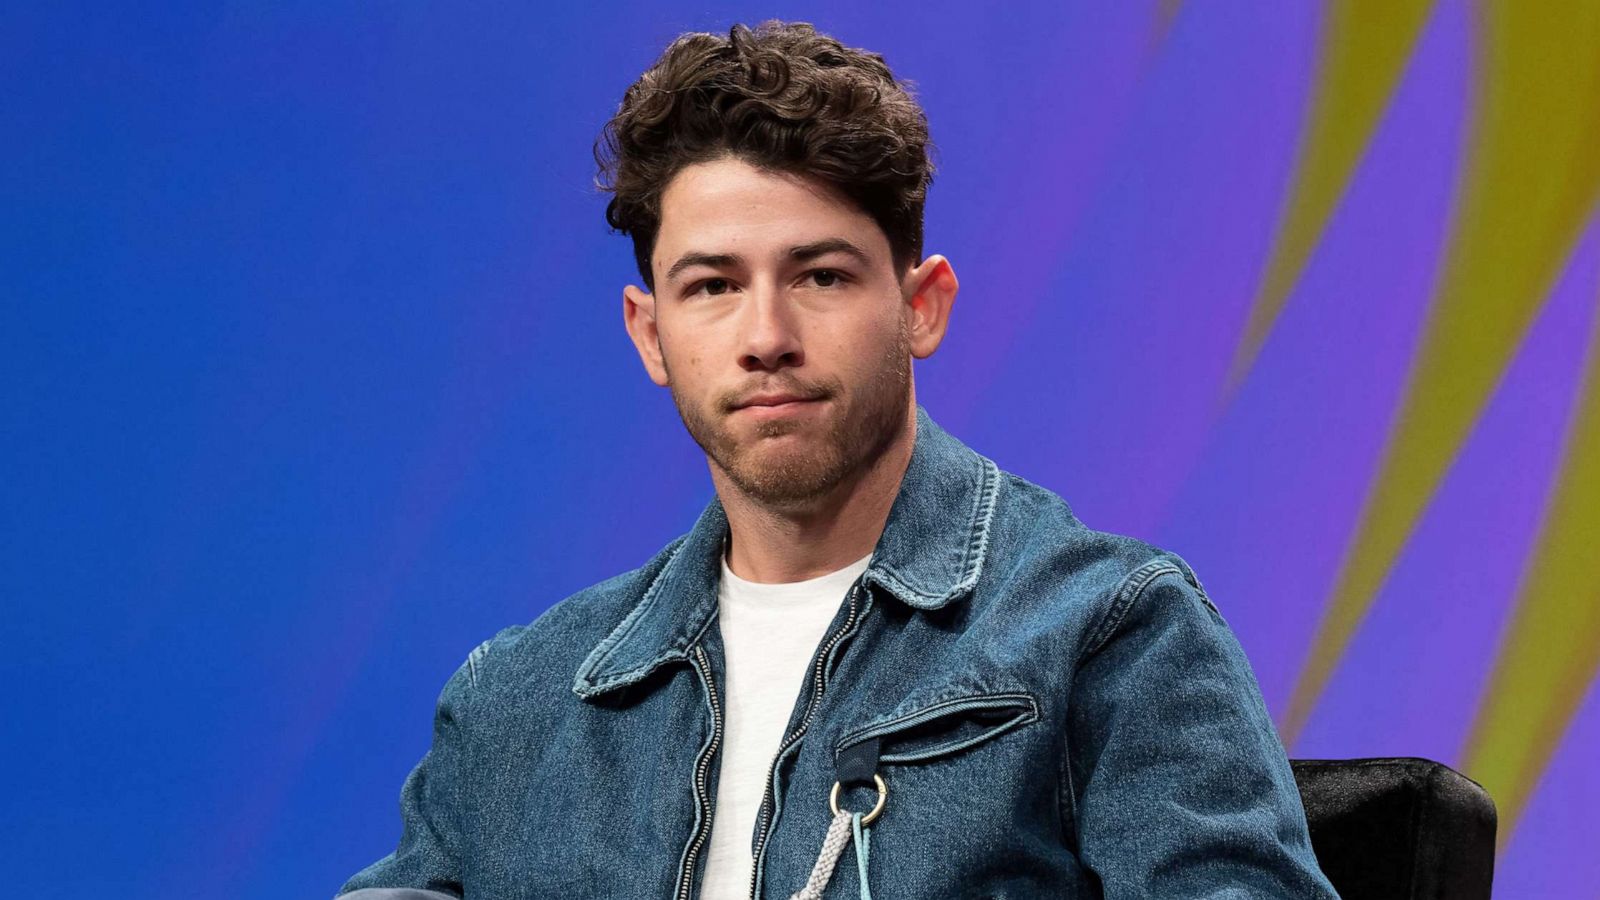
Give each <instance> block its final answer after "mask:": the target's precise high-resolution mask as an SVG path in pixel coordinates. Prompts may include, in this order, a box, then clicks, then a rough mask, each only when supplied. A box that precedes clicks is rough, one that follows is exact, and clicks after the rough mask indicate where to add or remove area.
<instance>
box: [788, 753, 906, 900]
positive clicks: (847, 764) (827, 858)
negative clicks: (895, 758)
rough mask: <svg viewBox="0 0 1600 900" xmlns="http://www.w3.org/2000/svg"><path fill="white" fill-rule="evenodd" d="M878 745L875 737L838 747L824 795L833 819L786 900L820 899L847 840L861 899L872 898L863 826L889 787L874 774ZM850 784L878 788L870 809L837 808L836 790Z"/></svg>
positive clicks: (879, 808)
mask: <svg viewBox="0 0 1600 900" xmlns="http://www.w3.org/2000/svg"><path fill="white" fill-rule="evenodd" d="M880 747H881V744H880V742H879V740H878V739H877V738H872V739H869V740H865V741H861V742H859V743H856V744H851V745H850V746H849V747H846V748H845V749H844V750H841V751H840V752H839V754H838V756H837V758H836V759H835V760H834V764H835V770H836V772H837V774H838V777H837V780H835V781H834V783H833V792H832V793H831V794H829V795H828V807H829V808H830V809H832V810H833V821H831V822H829V823H828V833H827V835H826V836H824V837H823V839H822V852H820V853H819V854H817V862H816V864H815V865H813V866H812V867H811V877H809V878H807V879H806V884H805V887H803V888H801V889H800V890H798V891H796V892H794V893H793V894H791V895H789V900H821V898H822V892H823V891H824V890H825V889H826V888H827V887H828V881H829V880H830V879H831V878H833V870H834V868H835V867H837V865H838V863H839V856H840V855H841V854H842V853H844V845H845V844H846V843H849V842H851V841H854V843H855V845H856V873H857V876H858V878H859V880H860V884H861V900H872V891H871V889H870V888H869V887H868V886H867V860H868V858H869V850H870V847H869V845H870V843H871V833H870V832H868V831H867V830H866V826H867V825H870V824H872V821H873V820H874V819H876V818H878V816H879V815H881V814H882V813H883V806H884V804H885V803H886V802H887V801H888V799H889V787H888V785H886V784H884V782H883V776H882V775H879V774H878V753H879V749H880ZM854 785H870V786H872V787H875V788H877V789H878V802H877V803H876V804H875V805H874V806H873V807H872V811H871V812H868V813H865V814H863V813H858V812H851V811H849V810H847V809H840V808H839V791H840V790H841V789H843V788H845V787H849V786H854Z"/></svg>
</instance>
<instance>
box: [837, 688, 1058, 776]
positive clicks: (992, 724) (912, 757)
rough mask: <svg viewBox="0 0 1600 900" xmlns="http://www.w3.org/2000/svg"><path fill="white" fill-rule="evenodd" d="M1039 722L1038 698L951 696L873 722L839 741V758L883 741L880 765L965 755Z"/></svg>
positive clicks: (1026, 695) (1010, 694) (1023, 695)
mask: <svg viewBox="0 0 1600 900" xmlns="http://www.w3.org/2000/svg"><path fill="white" fill-rule="evenodd" d="M1038 718H1039V702H1038V701H1037V700H1035V699H1034V697H1033V695H1032V694H1029V693H1026V692H1023V691H1015V692H1008V693H998V694H978V695H973V696H966V697H951V698H948V699H944V700H939V701H936V702H932V703H928V704H927V705H924V706H920V707H918V708H916V709H913V710H911V711H909V712H904V713H899V714H895V715H891V716H890V717H887V718H884V719H881V720H879V721H874V722H869V723H867V724H865V725H862V726H860V727H858V728H856V729H854V730H852V731H850V732H848V733H847V734H845V735H844V736H843V737H841V738H839V740H838V741H837V742H836V743H835V745H834V753H835V757H836V758H837V756H838V754H840V753H843V752H844V751H846V750H848V749H849V748H850V747H852V746H854V745H856V744H860V743H861V742H863V741H868V740H871V739H873V738H877V739H878V741H879V746H880V750H879V753H878V762H879V763H881V764H889V763H917V762H923V761H926V760H932V759H938V758H939V757H943V756H949V755H951V754H954V753H960V752H961V751H963V750H967V749H969V748H971V747H975V746H977V745H979V744H982V743H984V742H985V741H989V740H992V739H994V738H996V737H999V736H1000V735H1002V734H1005V733H1006V732H1008V731H1011V730H1012V729H1015V728H1020V727H1022V726H1024V725H1027V724H1028V723H1030V722H1034V721H1037V720H1038Z"/></svg>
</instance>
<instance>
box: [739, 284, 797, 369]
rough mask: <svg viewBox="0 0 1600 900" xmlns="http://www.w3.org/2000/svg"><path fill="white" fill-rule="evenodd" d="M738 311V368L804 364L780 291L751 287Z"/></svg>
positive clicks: (791, 313)
mask: <svg viewBox="0 0 1600 900" xmlns="http://www.w3.org/2000/svg"><path fill="white" fill-rule="evenodd" d="M745 296H746V297H747V298H748V299H747V301H746V303H745V305H744V309H743V310H742V311H741V312H740V328H741V334H740V340H741V343H740V347H741V349H740V356H739V365H740V366H742V367H743V368H744V369H745V370H746V371H751V372H755V371H761V370H763V369H765V370H776V369H781V368H783V367H784V366H798V365H801V364H802V363H804V362H805V354H804V353H803V352H802V350H801V348H800V329H799V323H798V322H797V321H796V319H795V311H794V309H793V308H792V307H791V305H790V304H789V303H788V301H787V300H786V299H785V298H784V297H783V296H782V293H781V292H780V291H777V290H774V289H772V288H770V287H761V288H752V289H751V290H750V291H749V292H747V293H746V294H745Z"/></svg>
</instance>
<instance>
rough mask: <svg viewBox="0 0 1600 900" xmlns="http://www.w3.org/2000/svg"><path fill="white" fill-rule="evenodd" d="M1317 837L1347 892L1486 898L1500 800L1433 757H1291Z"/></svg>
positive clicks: (1322, 859) (1357, 898) (1407, 898)
mask: <svg viewBox="0 0 1600 900" xmlns="http://www.w3.org/2000/svg"><path fill="white" fill-rule="evenodd" d="M1289 764H1290V766H1291V767H1292V768H1293V769H1294V778H1295V782H1296V784H1298V785H1299V788H1300V798H1301V800H1302V801H1303V803H1304V804H1305V808H1306V822H1307V824H1308V825H1309V826H1310V829H1311V846H1312V849H1314V850H1315V851H1316V853H1317V862H1318V863H1320V864H1321V865H1322V871H1323V872H1324V873H1325V874H1326V875H1327V876H1328V880H1329V881H1332V882H1333V886H1334V887H1335V888H1336V889H1338V891H1339V896H1340V897H1342V898H1344V900H1380V898H1381V900H1488V898H1489V888H1490V883H1491V881H1492V880H1493V878H1494V832H1495V810H1494V801H1493V800H1492V799H1490V797H1489V794H1488V792H1487V791H1485V790H1484V789H1483V787H1482V786H1480V785H1479V784H1478V783H1477V782H1475V781H1473V780H1471V779H1469V778H1467V777H1466V776H1465V775H1462V774H1461V773H1459V772H1457V771H1455V770H1454V769H1452V768H1450V767H1449V766H1446V765H1443V764H1441V763H1436V762H1434V761H1432V760H1428V759H1418V758H1415V757H1399V758H1392V759H1293V760H1290V761H1289Z"/></svg>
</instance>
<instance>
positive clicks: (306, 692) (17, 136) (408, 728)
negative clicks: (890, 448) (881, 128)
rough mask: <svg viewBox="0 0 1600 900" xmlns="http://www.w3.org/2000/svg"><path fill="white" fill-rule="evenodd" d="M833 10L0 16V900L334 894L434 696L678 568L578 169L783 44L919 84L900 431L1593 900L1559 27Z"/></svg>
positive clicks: (1598, 747) (1593, 193)
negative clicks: (645, 108) (710, 67)
mask: <svg viewBox="0 0 1600 900" xmlns="http://www.w3.org/2000/svg"><path fill="white" fill-rule="evenodd" d="M866 6H868V7H870V9H869V8H862V5H859V4H852V3H846V2H844V0H837V2H829V3H817V4H809V5H808V4H792V5H774V4H760V3H755V4H737V5H736V4H724V3H716V2H701V3H695V4H671V5H670V6H669V5H667V4H661V3H608V4H603V5H601V4H595V5H593V6H592V7H591V6H586V5H584V4H569V5H551V4H543V5H540V6H539V7H538V8H534V6H533V5H523V4H504V3H484V4H473V5H471V6H470V7H466V6H460V7H457V6H455V5H445V4H438V5H423V4H409V3H389V4H366V5H361V6H359V7H358V6H356V5H354V4H350V5H346V4H328V3H297V2H279V3H272V4H243V3H234V4H229V3H223V4H214V5H200V4H166V5H156V4H151V5H150V8H148V9H146V8H139V7H136V6H134V5H132V4H129V5H126V6H124V7H123V8H120V9H118V8H115V7H110V6H91V5H81V6H80V5H77V4H71V3H55V4H40V5H35V6H34V7H33V8H31V9H18V8H12V9H10V10H8V11H7V12H6V13H4V14H3V19H0V78H3V82H0V83H3V84H4V85H5V87H4V88H3V90H0V135H3V138H0V147H3V150H0V292H3V293H0V296H3V307H0V377H3V382H0V383H3V385H4V394H3V399H4V404H3V413H0V415H3V419H0V427H3V437H4V439H3V441H0V465H3V470H0V471H3V474H4V477H3V478H0V510H3V511H4V519H3V522H0V553H3V557H0V601H3V606H0V616H3V619H0V628H3V632H0V633H3V635H4V640H5V643H6V645H7V652H6V653H5V654H3V657H0V678H3V680H4V684H5V685H7V690H6V691H5V699H4V704H5V706H4V713H5V726H4V728H5V731H4V738H3V741H0V753H3V764H4V768H3V772H4V776H5V781H6V787H5V788H4V790H3V791H0V797H3V799H0V809H3V818H0V856H3V857H4V858H5V859H6V860H7V864H6V866H5V868H6V885H5V886H6V887H7V888H8V889H9V890H11V891H13V892H16V893H18V894H28V893H30V892H36V893H37V895H38V896H41V897H88V896H95V895H99V894H101V892H102V891H103V890H104V889H106V888H108V887H111V886H118V887H120V888H121V889H122V892H121V893H119V896H123V897H129V898H143V897H151V898H154V897H169V896H173V895H176V894H181V895H186V896H204V897H235V898H268V897H271V898H285V897H326V896H328V895H330V894H331V893H332V892H333V890H334V889H335V888H337V887H338V885H339V884H340V883H341V882H342V881H343V880H344V878H346V877H347V876H348V875H350V874H351V873H352V872H354V871H355V870H356V869H358V868H360V867H361V866H363V865H365V864H366V863H368V862H370V861H371V860H373V859H375V858H376V857H378V856H380V855H382V854H383V853H386V852H388V850H390V849H391V848H392V847H393V844H394V842H395V840H396V838H397V837H398V833H399V819H398V816H397V814H396V798H397V796H398V792H399V788H400V784H401V781H402V779H403V778H404V776H405V774H406V772H407V771H408V770H409V769H410V767H411V766H412V765H413V764H414V763H415V762H416V760H417V759H418V758H419V757H420V756H421V754H422V753H423V751H424V750H425V748H426V746H427V741H428V737H429V727H430V718H431V714H432V704H433V701H434V698H435V696H436V695H437V692H438V690H439V688H440V687H441V686H442V684H443V683H444V680H445V678H446V677H447V676H448V675H449V673H450V672H451V671H452V670H453V669H454V668H455V667H456V666H457V665H458V664H459V663H460V662H461V661H462V659H463V658H464V656H465V655H466V653H467V652H468V651H469V650H470V649H471V648H472V647H473V646H475V645H476V644H477V642H479V641H481V640H482V639H483V638H485V637H487V636H488V635H490V634H492V633H493V632H494V631H495V630H497V629H498V628H500V627H501V626H503V625H506V624H510V623H513V622H524V621H528V620H530V619H532V618H534V617H535V616H537V615H538V614H539V613H540V612H541V611H542V610H544V609H545V608H546V607H547V606H549V605H550V604H551V603H552V602H554V601H556V600H558V599H560V598H562V597H564V596H566V595H568V594H570V593H571V592H573V591H575V590H577V589H579V588H581V587H584V586H586V585H588V584H591V583H593V582H595V581H598V580H600V579H601V578H604V577H607V576H609V575H612V574H615V573H617V572H620V571H623V570H625V569H628V568H632V567H633V566H636V565H638V564H640V563H641V562H643V561H644V560H645V559H647V558H648V557H649V556H650V555H651V554H652V553H653V552H654V551H655V550H657V549H658V548H659V547H660V546H661V545H663V544H664V543H666V542H667V541H668V540H670V539H671V538H672V537H674V536H676V535H678V534H680V533H682V532H683V531H685V530H687V529H688V527H689V526H690V525H691V524H692V523H693V521H694V517H695V515H696V514H697V513H698V512H699V510H700V509H701V508H702V506H703V505H704V504H705V503H706V502H707V501H708V500H709V499H710V496H711V487H710V480H709V477H708V476H707V474H706V471H705V462H704V457H703V456H702V455H701V454H700V453H699V450H698V448H697V447H695V445H694V444H693V443H692V442H691V441H690V440H689V438H688V437H687V435H686V434H685V432H684V430H683V428H682V425H681V423H680V422H679V421H678V419H677V416H676V413H675V411H674V409H673V407H672V404H671V401H670V398H669V397H668V395H667V394H666V392H665V391H663V390H661V389H658V388H656V387H654V386H653V385H652V384H651V383H650V382H649V381H648V380H647V379H646V377H645V375H644V372H643V370H642V367H641V366H640V365H639V363H638V360H637V357H636V356H635V354H634V351H633V349H632V346H631V345H630V344H629V342H628V341H627V339H626V336H625V333H624V331H623V328H622V323H621V287H622V285H623V284H624V283H625V282H626V281H630V280H634V279H635V278H636V276H635V274H634V272H633V270H632V258H631V253H630V248H629V246H628V242H627V241H626V239H624V238H621V237H617V236H614V235H610V234H608V233H607V231H606V229H605V227H604V224H603V220H602V217H601V214H602V209H603V206H604V199H605V198H604V197H603V196H601V195H600V194H598V193H597V191H596V190H595V189H594V188H593V187H592V184H591V179H592V177H593V163H592V159H591V155H590V154H591V143H592V141H593V139H594V137H595V136H596V134H597V133H598V131H599V129H600V126H601V125H602V123H603V122H604V121H605V119H606V118H607V117H608V115H609V114H610V113H611V112H612V111H613V109H614V108H615V105H616V103H617V101H618V100H619V99H620V97H621V94H622V91H623V89H624V88H625V87H626V86H627V84H628V83H629V82H630V81H631V80H632V79H633V78H634V77H635V76H636V75H637V73H638V72H639V71H640V70H642V69H643V68H644V67H645V66H646V65H648V64H649V63H650V62H651V61H652V60H653V59H654V58H655V56H656V54H657V53H658V52H659V51H660V49H661V48H662V47H663V46H664V45H665V43H666V42H667V41H668V40H669V39H670V38H671V37H672V36H674V35H675V34H677V33H678V32H680V31H684V30H692V29H710V30H717V31H721V30H724V29H725V28H726V27H727V25H728V24H729V23H731V22H732V21H735V20H742V21H755V20H758V19H760V18H764V17H766V16H770V15H778V16H783V17H787V18H798V19H808V20H811V21H814V22H816V23H817V24H818V25H819V26H820V27H822V28H823V29H824V30H828V31H831V32H833V33H835V34H836V35H838V36H839V37H840V38H841V39H843V40H844V41H845V42H846V43H849V44H852V45H857V46H867V47H870V48H873V49H876V50H879V51H881V52H883V53H884V54H885V55H886V57H887V59H888V61H889V63H890V64H891V66H893V67H894V68H895V69H896V71H897V73H899V74H901V75H903V76H905V77H909V78H911V79H913V80H915V81H916V82H917V83H918V85H919V92H920V96H921V97H922V99H923V101H924V103H925V105H926V107H927V109H928V112H929V116H930V119H931V121H932V127H933V134H934V139H935V141H936V142H937V144H938V156H937V161H938V164H939V167H940V170H939V174H938V176H937V178H936V181H935V184H934V187H933V190H932V193H931V196H930V202H929V205H928V213H927V215H928V220H927V231H928V242H927V246H928V250H929V252H942V253H944V254H946V255H948V256H949V257H950V258H951V260H952V262H953V264H954V265H955V268H956V270H957V272H958V273H959V275H960V277H961V280H962V284H963V290H962V292H961V296H960V299H959V300H958V302H957V304H956V307H955V311H954V316H953V320H952V331H951V333H950V336H949V338H948V340H947V341H946V343H945V345H944V346H943V347H942V348H941V350H940V352H939V353H938V355H937V356H936V357H935V358H933V359H931V360H928V361H926V362H922V363H919V364H918V369H917V381H918V388H919V391H918V395H919V399H920V400H921V401H922V402H923V403H924V404H925V405H926V406H927V407H928V408H929V410H930V412H931V413H932V414H933V416H934V418H935V419H936V420H937V421H939V422H940V423H941V424H942V425H944V426H945V427H946V428H947V429H949V430H950V431H951V432H952V433H954V434H955V435H957V436H958V437H960V438H961V439H963V440H965V441H966V442H967V443H968V444H970V445H971V446H973V447H974V448H975V449H977V450H979V451H980V452H982V453H984V454H985V455H988V456H990V457H991V458H993V459H994V460H996V461H997V462H999V463H1000V464H1001V466H1002V467H1004V468H1006V469H1009V470H1011V471H1014V472H1017V473H1018V474H1021V475H1023V476H1024V477H1026V478H1029V479H1031V480H1034V481H1037V482H1039V483H1042V484H1044V485H1046V486H1048V487H1050V488H1051V489H1053V490H1055V491H1057V492H1058V493H1060V494H1061V495H1062V496H1063V497H1065V498H1066V499H1067V500H1068V501H1069V502H1070V503H1071V505H1072V506H1073V508H1074V510H1075V511H1076V512H1077V513H1078V515H1079V516H1080V517H1081V518H1083V519H1084V520H1085V521H1086V522H1087V523H1089V524H1090V525H1092V526H1095V527H1098V528H1102V529H1107V530H1112V531H1121V532H1125V533H1130V534H1133V535H1137V536H1139V537H1142V538H1145V539H1147V540H1151V541H1153V542H1156V543H1159V544H1161V545H1163V546H1167V547H1170V548H1171V549H1173V550H1175V551H1177V552H1179V553H1181V554H1182V555H1183V556H1184V557H1185V558H1186V559H1188V560H1189V561H1190V562H1191V563H1193V565H1194V566H1195V568H1196V569H1197V571H1198V572H1199V573H1200V577H1201V578H1202V579H1203V580H1204V581H1205V583H1206V586H1207V588H1208V589H1209V591H1210V592H1211V594H1212V595H1213V596H1214V597H1215V599H1216V601H1217V603H1218V604H1219V606H1220V607H1221V609H1222V611H1223V613H1224V615H1225V616H1226V617H1227V619H1228V621H1229V623H1230V624H1231V625H1232V627H1233V628H1234V629H1235V631H1236V633H1237V634H1238V636H1239V638H1240V640H1241V641H1242V642H1243V644H1244V646H1245V648H1246V650H1247V651H1248V652H1249V655H1250V658H1251V661H1252V662H1253V663H1254V665H1255V667H1256V672H1257V674H1258V676H1259V678H1260V682H1261V686H1262V689H1263V691H1264V693H1265V695H1266V697H1267V701H1268V703H1269V705H1270V707H1271V709H1272V710H1273V713H1274V715H1275V716H1276V717H1277V720H1278V722H1279V725H1280V729H1281V732H1282V735H1283V738H1284V741H1285V744H1286V745H1287V746H1288V747H1289V749H1290V752H1291V754H1292V755H1294V756H1298V757H1350V756H1367V755H1417V756H1426V757H1431V758H1434V759H1437V760H1441V761H1443V762H1446V763H1449V764H1451V765H1453V766H1455V767H1457V768H1459V769H1461V770H1463V771H1465V772H1466V773H1467V774H1469V775H1470V776H1472V777H1473V778H1475V779H1477V780H1479V781H1481V782H1482V783H1483V784H1485V785H1486V786H1488V787H1489V789H1490V790H1491V792H1492V793H1493V794H1494V796H1495V798H1496V800H1497V801H1498V803H1499V805H1500V810H1501V833H1502V846H1501V855H1500V860H1499V863H1498V865H1499V871H1498V873H1497V874H1498V877H1497V886H1498V890H1497V894H1498V896H1502V897H1590V898H1592V897H1596V896H1600V894H1597V893H1596V890H1597V888H1596V885H1600V854H1597V853H1596V852H1595V849H1596V847H1597V846H1600V838H1597V830H1600V829H1597V826H1596V818H1595V816H1596V814H1595V810H1596V809H1600V778H1597V775H1596V769H1597V767H1596V765H1595V763H1596V761H1597V760H1600V690H1597V689H1596V687H1595V683H1596V679H1595V672H1596V668H1597V663H1600V587H1597V578H1596V575H1597V573H1600V551H1597V549H1596V543H1597V541H1600V337H1597V335H1600V316H1597V315H1596V310H1597V307H1600V208H1597V198H1600V52H1597V51H1596V49H1595V48H1596V47H1600V4H1596V3H1591V2H1567V3H1560V2H1538V3H1534V2H1524V0H1481V2H1465V0H1439V2H1416V0H1387V2H1348V0H1346V2H1339V0H1334V2H1328V3H1324V4H1309V3H1279V2H1271V3H1268V2H1259V3H1228V2H1222V3H1197V2H1190V3H1184V2H1177V0H1162V2H1155V0H1151V2H1116V3H1100V2H1080V3H1072V4H1058V3H1048V4H1040V5H1038V6H1036V7H1035V6H1025V5H1017V4H993V5H990V6H987V7H978V6H975V5H954V4H940V3H927V2H918V3H883V4H867V5H866ZM30 895H32V894H30Z"/></svg>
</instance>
